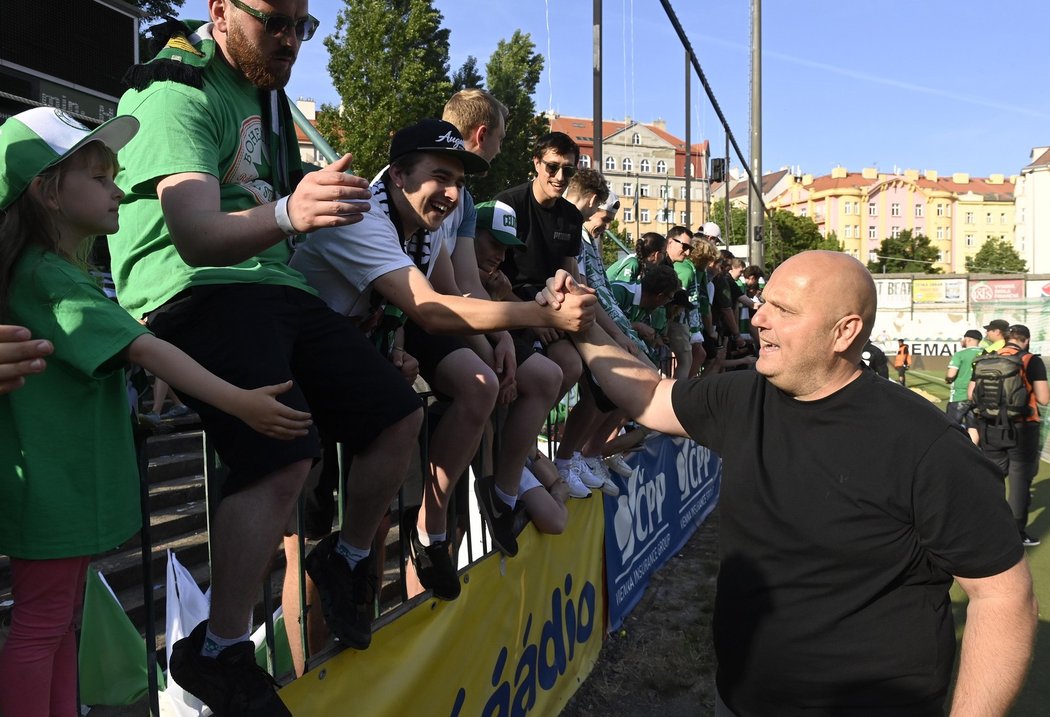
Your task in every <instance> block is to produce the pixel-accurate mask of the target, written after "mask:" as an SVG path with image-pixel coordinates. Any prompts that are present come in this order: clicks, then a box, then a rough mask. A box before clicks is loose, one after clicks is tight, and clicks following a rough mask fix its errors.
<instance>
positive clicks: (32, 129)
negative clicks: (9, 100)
mask: <svg viewBox="0 0 1050 717" xmlns="http://www.w3.org/2000/svg"><path fill="white" fill-rule="evenodd" d="M138 131H139V121H138V120H137V119H135V118H134V117H131V116H129V115H122V116H120V117H114V118H113V119H111V120H109V121H107V122H103V123H102V124H101V125H99V126H98V127H96V128H95V129H94V130H90V129H88V128H87V127H86V126H85V125H83V124H81V123H80V122H79V121H78V120H76V119H74V118H73V117H70V116H69V115H68V114H66V113H65V112H63V111H62V110H59V109H55V108H54V107H34V108H33V109H31V110H26V111H25V112H19V113H18V114H16V115H14V116H12V117H8V118H7V120H5V121H4V123H3V124H2V125H0V210H3V209H7V208H8V207H9V206H10V205H11V203H12V202H13V201H15V200H16V199H18V197H19V195H21V194H22V192H24V191H25V190H26V187H28V186H29V183H30V182H32V181H33V179H34V178H35V177H36V176H37V175H38V174H40V173H41V172H43V171H44V170H45V169H48V168H49V167H53V166H54V165H56V164H58V163H59V162H61V161H62V160H63V159H65V158H66V157H68V156H69V155H71V154H73V153H74V152H76V151H77V150H78V149H80V148H81V147H83V146H84V145H86V144H87V143H88V142H101V143H102V144H104V145H106V146H107V147H109V148H110V149H111V150H113V151H114V152H117V151H119V150H120V149H121V148H122V147H123V146H124V145H126V144H127V143H128V142H129V141H130V140H131V138H132V137H134V136H135V133H136V132H138Z"/></svg>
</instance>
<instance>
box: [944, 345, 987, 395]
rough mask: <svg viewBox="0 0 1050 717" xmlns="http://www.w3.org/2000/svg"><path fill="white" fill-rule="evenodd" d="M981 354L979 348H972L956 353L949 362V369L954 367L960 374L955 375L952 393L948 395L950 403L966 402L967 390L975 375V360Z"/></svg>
mask: <svg viewBox="0 0 1050 717" xmlns="http://www.w3.org/2000/svg"><path fill="white" fill-rule="evenodd" d="M980 353H981V348H980V347H979V346H971V347H970V348H967V349H962V350H961V351H956V352H955V353H953V354H952V357H951V358H950V359H949V360H948V368H953V367H954V368H956V369H958V371H959V373H957V374H955V380H954V381H952V388H951V393H950V394H949V395H948V402H949V403H954V402H956V401H965V400H966V390H967V387H968V386H969V383H970V376H972V375H973V360H974V359H975V358H977V356H978V355H980Z"/></svg>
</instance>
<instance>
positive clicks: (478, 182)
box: [470, 30, 547, 201]
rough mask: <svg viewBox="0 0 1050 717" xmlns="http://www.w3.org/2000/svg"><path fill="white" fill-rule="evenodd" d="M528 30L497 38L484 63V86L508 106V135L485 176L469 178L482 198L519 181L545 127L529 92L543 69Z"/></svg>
mask: <svg viewBox="0 0 1050 717" xmlns="http://www.w3.org/2000/svg"><path fill="white" fill-rule="evenodd" d="M535 50H536V46H535V45H534V44H533V42H532V37H531V36H530V35H529V34H528V33H523V32H521V31H520V30H515V31H514V34H513V35H512V36H511V38H510V39H509V40H500V41H499V44H498V45H497V46H496V49H495V50H494V51H493V53H492V56H491V57H490V58H489V61H488V64H487V65H486V66H485V80H486V84H487V89H488V91H489V92H491V93H492V95H493V96H494V97H495V98H496V99H498V100H499V101H500V102H502V103H503V104H504V105H506V107H507V111H508V115H507V136H506V138H505V139H504V140H503V149H502V150H501V151H500V154H499V156H497V157H496V159H495V160H494V161H493V162H492V168H491V169H489V172H488V174H486V175H485V176H484V177H477V178H475V179H472V180H471V181H470V191H471V192H472V193H473V195H474V198H475V199H477V200H479V201H481V200H484V199H489V198H491V197H492V196H494V195H495V194H497V193H498V192H501V191H503V190H504V189H507V188H508V187H513V186H515V185H517V184H521V183H522V182H524V181H526V180H527V179H528V178H529V172H530V171H531V169H532V160H531V157H532V145H533V144H534V142H535V140H536V138H537V137H539V136H540V135H542V134H544V133H545V132H546V131H547V127H546V124H545V122H544V121H543V120H542V118H538V117H537V116H536V105H535V103H533V101H532V95H533V93H534V92H535V91H536V85H538V84H539V82H540V75H541V74H542V72H543V55H540V54H538V53H537V52H535Z"/></svg>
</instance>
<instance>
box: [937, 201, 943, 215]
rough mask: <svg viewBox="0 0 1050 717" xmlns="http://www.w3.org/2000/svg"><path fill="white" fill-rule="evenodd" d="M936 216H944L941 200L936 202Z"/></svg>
mask: <svg viewBox="0 0 1050 717" xmlns="http://www.w3.org/2000/svg"><path fill="white" fill-rule="evenodd" d="M937 216H939V217H943V216H944V204H942V203H941V202H937Z"/></svg>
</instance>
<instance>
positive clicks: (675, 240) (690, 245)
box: [667, 237, 693, 254]
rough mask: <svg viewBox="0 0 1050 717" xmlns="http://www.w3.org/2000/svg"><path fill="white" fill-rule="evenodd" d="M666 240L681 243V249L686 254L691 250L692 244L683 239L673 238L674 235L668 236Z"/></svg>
mask: <svg viewBox="0 0 1050 717" xmlns="http://www.w3.org/2000/svg"><path fill="white" fill-rule="evenodd" d="M667 241H673V242H675V243H676V244H681V245H682V251H684V252H685V253H686V254H688V253H689V252H691V251H692V250H693V245H692V244H686V243H685V242H684V241H679V240H678V239H675V238H674V237H668V239H667Z"/></svg>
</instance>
